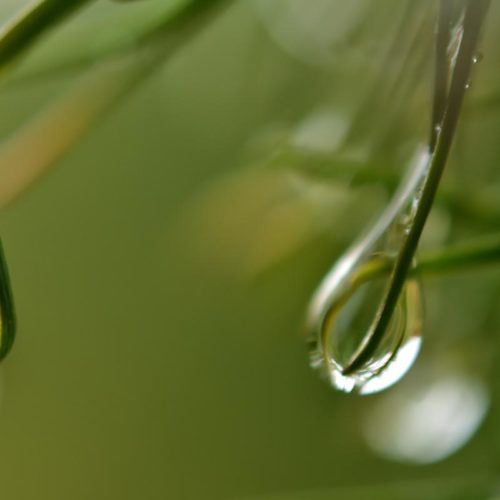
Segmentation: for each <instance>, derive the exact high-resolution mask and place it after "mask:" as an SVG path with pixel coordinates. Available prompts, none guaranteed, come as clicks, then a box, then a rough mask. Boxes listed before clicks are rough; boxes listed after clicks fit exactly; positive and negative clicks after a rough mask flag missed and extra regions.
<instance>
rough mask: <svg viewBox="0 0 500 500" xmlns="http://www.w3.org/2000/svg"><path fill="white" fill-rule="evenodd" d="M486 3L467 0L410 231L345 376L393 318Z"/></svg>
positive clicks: (368, 352)
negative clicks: (440, 117) (440, 119)
mask: <svg viewBox="0 0 500 500" xmlns="http://www.w3.org/2000/svg"><path fill="white" fill-rule="evenodd" d="M488 3H489V0H469V1H468V2H467V5H466V7H465V9H466V10H465V17H464V23H463V29H464V32H463V37H462V41H461V43H460V49H459V53H458V57H457V62H456V65H455V70H454V72H453V79H452V82H451V86H450V92H449V96H448V99H447V106H446V111H445V114H444V118H443V122H442V126H441V131H440V133H439V134H438V139H437V144H436V149H435V151H434V153H433V156H432V158H431V162H430V167H429V173H428V174H427V177H426V178H425V180H424V184H423V187H422V192H421V196H420V199H419V201H418V204H417V208H416V212H415V216H414V218H413V221H412V224H411V227H410V229H409V233H408V235H407V237H406V239H405V241H404V243H403V246H402V248H401V250H400V252H399V254H398V256H397V259H396V263H395V266H394V270H393V272H392V273H391V277H390V280H389V285H388V289H387V293H386V295H385V297H384V299H383V301H382V304H381V306H380V308H379V309H378V311H377V315H376V317H375V320H374V322H373V327H372V328H371V329H370V332H369V333H368V335H367V337H366V338H365V340H364V341H363V343H362V344H361V346H360V348H359V350H358V351H357V352H356V353H355V354H354V356H353V358H352V359H351V360H350V361H349V363H348V364H347V366H346V367H345V368H344V370H343V373H344V374H345V375H348V374H350V373H352V372H353V371H355V370H357V369H358V368H360V367H361V366H363V365H364V364H365V363H366V362H367V361H368V360H370V359H371V357H372V356H373V354H374V352H375V351H376V349H377V347H378V345H379V344H380V342H381V340H382V338H383V337H384V335H385V332H386V329H387V327H388V325H389V322H390V320H391V318H392V314H393V311H394V308H395V307H396V304H397V302H398V299H399V296H400V294H401V290H402V289H403V286H404V283H405V281H406V277H407V275H408V271H409V269H410V267H411V265H412V262H413V256H414V254H415V251H416V249H417V246H418V242H419V240H420V236H421V234H422V231H423V229H424V225H425V222H426V220H427V216H428V215H429V212H430V210H431V207H432V204H433V202H434V198H435V196H436V192H437V188H438V186H439V181H440V179H441V176H442V173H443V171H444V167H445V165H446V160H447V158H448V153H449V151H450V147H451V144H452V141H453V136H454V134H455V130H456V127H457V123H458V118H459V115H460V110H461V108H462V103H463V100H464V95H465V91H466V88H467V84H468V80H469V77H470V71H471V67H472V59H473V56H474V51H475V49H476V44H477V40H478V38H479V33H480V29H481V25H482V22H483V19H484V16H485V14H486V8H487V5H488Z"/></svg>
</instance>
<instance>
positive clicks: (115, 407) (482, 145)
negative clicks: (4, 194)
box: [0, 0, 500, 500]
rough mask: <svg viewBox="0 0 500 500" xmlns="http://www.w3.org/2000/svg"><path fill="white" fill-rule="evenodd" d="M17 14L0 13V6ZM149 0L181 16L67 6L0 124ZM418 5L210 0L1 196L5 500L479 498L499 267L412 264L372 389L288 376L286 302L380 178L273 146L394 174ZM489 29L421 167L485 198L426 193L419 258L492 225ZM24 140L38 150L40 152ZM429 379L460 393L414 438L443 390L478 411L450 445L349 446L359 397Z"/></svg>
mask: <svg viewBox="0 0 500 500" xmlns="http://www.w3.org/2000/svg"><path fill="white" fill-rule="evenodd" d="M20 4H21V2H14V1H8V2H5V4H4V3H2V6H1V10H0V15H1V16H2V20H4V21H5V20H7V19H8V18H9V17H10V16H11V15H12V13H13V12H15V11H17V10H18V9H19V8H20V7H21V5H20ZM170 4H171V5H174V4H176V5H180V6H181V7H182V2H181V1H177V2H173V1H170V0H163V1H160V0H144V1H143V2H130V3H118V2H117V3H112V2H104V1H98V2H95V3H93V4H92V5H90V6H89V7H87V8H85V9H83V10H82V11H79V12H77V13H76V14H75V16H74V17H73V18H72V19H71V20H69V21H66V22H65V23H64V26H62V27H60V29H59V28H58V29H57V30H54V32H52V33H51V34H50V35H49V36H48V37H46V38H44V39H43V40H42V41H41V42H40V43H38V44H37V46H36V47H35V49H34V50H33V51H31V52H30V53H29V55H28V57H27V58H25V59H23V60H22V61H20V63H19V64H18V65H16V66H15V67H13V68H11V74H9V75H7V77H6V78H5V79H4V83H3V86H2V87H1V88H0V105H1V109H2V113H1V116H0V131H1V133H2V135H3V136H4V137H12V136H13V135H15V134H16V133H17V131H18V130H22V126H23V124H24V123H25V122H26V121H28V120H30V119H31V117H32V116H35V115H36V114H37V113H38V112H39V111H40V110H42V109H44V108H45V107H46V106H47V105H48V103H50V102H52V101H53V100H55V99H58V98H59V96H61V95H65V93H66V92H67V91H68V89H70V88H71V87H72V86H73V85H75V82H76V83H77V82H78V79H79V78H81V75H82V74H84V73H85V72H92V70H93V67H94V65H95V63H94V60H96V59H97V58H98V56H99V55H100V54H102V52H106V51H107V50H110V51H112V50H115V49H114V47H115V46H118V47H121V45H122V44H125V45H126V44H127V43H128V40H129V37H130V38H132V37H131V33H136V32H137V33H139V32H141V30H144V29H145V28H144V27H148V26H151V25H153V24H154V23H155V22H156V20H157V19H159V17H160V16H164V15H165V14H164V12H167V11H168V9H170V8H171V6H170ZM271 4H273V5H272V6H271ZM410 4H413V5H414V7H409V6H410ZM433 4H434V2H430V1H426V0H421V1H419V2H399V1H396V0H394V1H391V0H383V1H376V2H373V1H371V2H370V1H360V0H358V1H357V2H352V3H347V2H341V1H333V0H331V1H329V2H325V1H322V2H318V3H317V4H316V3H315V2H306V1H302V2H299V1H292V0H289V1H286V0H284V1H279V2H278V1H276V2H265V1H260V2H256V1H252V2H244V1H239V2H233V3H229V5H228V7H227V8H226V9H225V10H222V11H221V12H217V13H216V14H215V15H214V16H213V19H211V20H210V23H209V24H208V25H207V26H206V28H204V29H203V30H200V31H199V32H196V34H195V35H193V36H191V35H190V39H189V41H188V43H187V44H186V45H185V46H183V47H181V48H180V49H179V50H178V51H176V52H175V53H174V54H173V55H172V57H171V58H170V59H169V60H168V62H167V64H165V65H162V66H161V67H158V68H156V71H155V72H154V73H153V74H152V75H151V77H149V78H147V79H145V80H144V81H143V82H142V84H141V85H140V86H137V87H136V88H134V92H127V93H124V94H123V96H122V97H121V98H120V99H119V100H117V102H116V103H115V105H114V106H113V107H112V108H111V110H110V111H109V112H107V113H103V114H101V115H99V117H98V119H97V120H96V121H95V122H94V123H93V124H92V126H91V127H90V130H89V131H88V133H87V134H85V135H84V136H83V137H82V139H81V141H78V142H77V143H76V144H75V145H74V147H72V148H71V150H70V151H68V154H66V155H65V156H64V157H63V158H62V159H61V160H60V161H59V162H58V164H57V168H56V169H54V170H53V171H50V172H49V173H48V174H47V175H45V176H43V177H41V178H40V180H39V181H38V182H37V183H36V184H34V185H33V186H32V187H31V188H30V189H28V190H26V191H25V192H24V193H23V194H22V196H20V197H19V198H17V199H16V200H15V202H13V203H11V204H9V205H8V206H7V207H6V208H4V209H3V211H2V214H1V221H0V222H1V225H0V228H1V234H2V237H3V240H4V245H5V249H6V253H7V258H8V261H9V265H10V274H11V279H12V285H13V289H14V292H15V299H16V306H17V314H18V320H19V330H18V338H17V341H16V345H15V347H14V350H13V352H12V353H11V355H10V356H9V357H8V359H7V360H6V361H5V363H4V364H3V366H2V372H1V377H2V380H1V382H2V402H1V413H0V422H1V426H0V471H1V473H0V478H1V480H0V494H1V496H2V498H5V499H16V500H25V499H26V500H28V499H34V498H36V499H39V500H42V499H47V500H55V499H73V500H78V499H82V500H83V499H86V500H87V499H90V498H92V499H96V500H98V499H121V500H127V499H141V500H142V499H143V500H145V499H160V498H169V499H170V498H171V499H179V500H182V499H212V498H213V499H219V498H222V499H225V498H248V499H255V500H257V499H269V500H270V499H276V500H277V499H302V498H304V499H306V498H307V499H313V500H314V499H323V498H370V499H371V498H381V499H387V498H401V499H406V498H485V499H486V498H488V499H489V498H491V499H493V498H494V492H495V487H496V482H495V480H496V479H498V470H499V465H500V436H499V435H498V432H497V427H498V421H499V419H500V416H499V414H498V397H499V395H498V388H499V384H498V381H497V379H498V377H497V376H496V372H495V366H497V365H498V362H499V352H500V351H499V349H500V342H499V340H498V331H499V328H498V327H499V324H500V315H499V314H498V306H499V303H498V297H499V294H498V292H499V289H500V286H499V284H500V281H499V278H500V270H499V269H496V268H488V269H481V270H477V271H474V272H472V271H471V272H467V273H458V274H453V275H446V276H438V277H432V278H429V279H427V278H424V279H423V283H424V286H425V288H426V299H427V301H426V302H427V319H426V329H425V346H424V350H423V353H422V354H421V357H420V359H419V360H418V361H417V364H416V366H415V367H414V369H413V370H412V371H411V373H410V374H409V375H408V376H407V377H406V378H405V379H404V380H403V381H402V382H401V383H400V384H398V385H397V386H396V387H395V388H393V389H391V390H389V391H388V392H387V394H385V393H384V394H380V395H376V396H371V397H366V398H361V397H356V396H351V395H342V394H339V393H337V392H335V391H334V390H332V389H331V388H330V387H328V386H327V385H326V384H324V383H323V382H322V381H320V380H319V379H318V378H317V375H316V374H315V373H313V372H312V370H311V369H310V368H309V366H308V361H307V352H306V348H305V346H304V342H303V339H301V337H300V330H301V325H302V322H303V314H304V311H305V307H306V305H307V302H308V300H309V297H310V295H311V293H312V292H313V290H314V289H315V287H316V285H317V283H318V282H319V280H320V279H321V276H322V275H323V274H324V273H325V272H326V270H327V269H328V267H329V266H330V265H331V263H332V262H333V261H334V260H335V258H336V257H337V256H338V255H339V254H340V252H341V251H342V249H343V248H345V247H346V246H347V245H348V243H349V242H350V240H351V239H352V238H353V237H355V235H356V234H358V232H359V231H360V230H361V229H362V228H363V227H364V225H365V224H366V222H367V221H368V220H369V218H370V217H371V216H372V214H373V213H374V211H376V210H378V209H380V207H382V206H383V204H384V203H385V201H386V200H387V196H388V189H387V185H385V184H383V183H380V182H379V181H378V180H377V174H375V175H374V176H373V179H372V180H371V181H366V182H363V183H362V185H355V186H352V187H350V185H349V183H350V182H351V180H352V176H353V175H354V174H356V170H355V169H354V170H353V172H352V175H351V174H350V173H349V171H348V172H347V174H345V173H344V174H343V175H340V176H336V175H335V172H334V175H326V174H325V172H324V171H323V170H324V169H323V170H321V171H320V172H319V173H318V174H317V175H315V174H313V175H309V173H307V172H306V174H305V175H303V173H301V172H300V170H301V168H302V166H300V167H299V169H298V170H299V172H297V169H296V168H295V167H294V168H291V169H288V168H287V166H288V165H287V164H286V163H287V162H284V163H285V164H284V165H282V164H280V165H279V168H275V165H274V164H273V162H272V161H271V160H272V159H273V158H274V156H273V154H274V153H273V152H275V151H276V150H277V148H278V150H279V146H280V144H283V141H292V142H293V141H295V143H296V144H297V145H298V148H299V149H300V150H301V151H302V149H301V148H302V147H303V146H304V144H305V149H307V154H308V155H313V156H314V154H316V153H317V152H318V151H319V152H320V153H321V154H327V155H330V156H328V158H331V160H332V164H333V165H334V166H335V165H337V166H339V165H340V164H342V162H344V160H345V156H342V157H339V158H341V159H338V158H337V156H336V154H335V147H336V146H335V145H336V144H339V142H341V141H344V143H348V144H349V148H348V150H349V152H351V153H352V154H351V156H349V158H354V159H355V165H357V166H358V167H356V168H359V169H361V168H363V169H366V168H368V169H370V168H371V166H372V164H375V165H380V167H382V170H383V169H384V168H385V163H387V165H388V166H387V168H385V170H383V171H384V172H389V173H392V174H394V175H395V178H396V179H397V178H398V176H399V174H400V172H401V168H402V167H401V166H400V164H401V161H402V159H404V158H407V157H408V151H410V150H411V148H412V147H413V146H414V145H415V144H416V143H417V142H418V141H419V140H422V139H423V140H425V138H426V133H427V132H426V127H427V122H428V118H429V116H430V97H429V95H430V86H431V83H430V82H431V69H432V50H433V48H432V47H433V46H432V33H433V23H434V15H435V7H434V6H433ZM176 8H179V7H176ZM405 9H410V10H411V9H413V11H411V13H410V15H409V17H408V18H407V19H406V20H404V19H405V17H404V16H405V15H407V14H405V12H406V10H405ZM305 12H308V13H309V14H310V15H309V16H306V15H305V14H304V13H305ZM294 16H295V17H294ZM499 20H500V8H499V5H498V2H496V1H493V5H492V8H491V11H490V13H489V16H488V22H487V26H486V31H485V39H484V41H483V44H482V52H483V53H484V60H483V62H481V64H480V65H479V66H480V67H479V68H478V70H477V75H476V76H475V79H474V81H473V82H472V88H471V91H470V96H468V102H467V107H466V109H465V111H464V115H463V120H462V124H461V127H460V130H459V134H458V139H457V144H456V147H455V149H454V153H453V157H452V160H451V162H450V165H449V169H448V172H447V174H446V178H445V181H444V185H445V189H450V190H455V191H453V192H458V195H457V196H458V197H459V198H460V196H461V194H462V193H466V194H470V193H475V195H477V198H478V199H480V200H483V201H484V200H487V199H488V200H489V199H491V200H492V202H491V203H489V204H486V208H484V207H483V206H482V205H481V207H480V210H479V209H478V212H479V215H477V216H475V217H472V216H470V214H469V215H467V214H466V215H463V214H460V213H459V214H455V213H453V211H452V209H451V208H450V206H448V205H446V203H444V202H443V203H441V202H440V203H438V205H437V207H436V210H435V212H434V213H433V216H432V218H431V220H430V222H429V229H428V230H427V233H426V237H425V240H424V243H423V244H424V246H425V245H427V247H429V248H435V247H437V246H440V245H443V244H446V243H448V242H453V241H459V240H460V239H461V238H462V237H469V238H471V237H472V238H473V237H475V236H476V235H478V234H482V233H489V232H494V231H495V230H496V229H498V228H496V225H498V224H500V222H498V221H500V219H499V218H498V217H496V214H498V213H500V212H499V211H496V212H495V210H498V209H500V202H499V201H498V196H497V194H498V192H499V191H498V187H499V186H500V184H499V181H500V180H499V176H498V168H497V165H498V158H499V157H500V150H499V149H500V144H499V143H498V140H497V135H498V130H499V129H498V126H499V120H500V113H499V112H498V102H497V101H498V99H497V96H498V95H499V94H498V91H499V89H500V86H499V83H500V82H499V78H500V73H499V71H498V64H497V63H496V60H497V57H498V46H499V45H498V42H499V40H498V38H499V37H498V34H497V33H496V32H495V26H496V24H498V21H499ZM301 21H302V22H301ZM287 23H288V24H287ZM404 23H408V24H404ZM401 26H402V27H403V28H404V29H403V30H402V31H398V30H400V29H401V28H398V27H401ZM330 30H331V31H330ZM318 34H319V35H321V34H325V37H322V36H319V35H318ZM314 35H318V36H317V38H314ZM327 35H328V36H327ZM395 40H396V41H397V42H398V43H396V47H399V48H398V50H397V51H396V52H395V53H393V54H392V55H391V58H390V59H389V61H392V62H393V64H392V65H389V66H388V67H384V71H383V72H380V68H381V64H385V63H384V61H386V60H385V59H384V58H385V57H386V55H387V53H388V51H389V50H390V47H391V46H393V44H394V41H395ZM132 45H133V44H132ZM74 61H77V63H76V64H73V63H74ZM381 74H382V76H383V75H384V74H385V75H386V76H387V78H386V79H384V78H381V76H380V75H381ZM377 85H381V87H380V88H381V89H382V90H380V88H379V87H377ZM97 88H99V86H97ZM374 88H375V89H377V88H379V90H377V92H375V94H373V93H372V90H373V89H374ZM399 89H403V90H401V91H400V90H399ZM398 92H399V94H398ZM98 95H99V92H98V90H97V91H94V97H95V99H98ZM391 103H393V106H394V107H391ZM363 113H364V114H363ZM325 117H326V118H325ZM360 117H361V118H360ZM355 120H357V121H355ZM352 123H354V125H355V126H354V127H351V125H352ZM350 127H351V128H350ZM356 127H358V129H356ZM63 128H64V127H63ZM61 130H62V129H61ZM346 130H349V131H351V132H352V131H353V130H354V132H352V133H351V136H350V138H347V139H346V138H345V137H346V135H348V133H347V132H346ZM61 134H62V131H61ZM325 144H326V146H325ZM331 146H333V147H331ZM26 147H28V148H33V149H32V150H30V154H32V155H33V156H35V157H36V155H37V149H36V147H37V143H36V142H34V143H33V142H32V143H29V144H28V145H27V146H26ZM325 148H326V149H325ZM1 154H2V153H1V150H0V157H1ZM297 155H299V153H298V152H297ZM294 158H295V157H294ZM298 158H299V159H298V160H297V159H296V158H295V159H294V162H295V163H299V164H300V163H301V161H300V156H298ZM270 159H271V160H270ZM0 161H1V160H0ZM308 161H309V160H308ZM269 164H271V165H269ZM348 165H350V163H349V164H348ZM9 168H11V169H22V168H23V164H22V163H20V164H12V165H10V167H9ZM353 168H354V167H353ZM344 170H345V169H344ZM1 180H2V178H1V176H0V181H1ZM446 186H447V187H446ZM481 210H482V211H481ZM485 213H486V215H487V216H489V219H488V217H487V216H486V215H484V214H485ZM483 219H484V220H483ZM457 374H458V375H457ZM446 377H448V378H450V377H451V378H452V379H453V380H455V378H453V377H459V378H460V377H462V379H464V380H467V381H469V380H473V381H474V383H473V384H472V386H471V385H470V384H469V386H467V387H478V386H479V385H480V390H479V393H480V396H479V399H477V398H476V399H474V398H473V402H472V403H471V402H470V399H467V397H469V396H468V394H469V393H468V392H467V391H466V393H465V395H464V396H463V393H460V392H459V396H457V397H458V403H457V404H456V407H453V408H455V409H453V410H452V411H451V413H449V415H448V417H449V418H448V420H446V422H445V423H444V427H439V428H438V432H437V437H436V438H434V437H432V440H436V439H437V440H439V436H442V435H444V434H445V429H447V428H453V421H454V418H455V417H456V416H457V415H459V414H461V413H463V412H464V411H465V410H464V406H463V405H464V404H465V409H467V408H469V407H470V405H474V404H476V406H479V407H481V408H480V410H479V413H478V415H479V416H477V418H476V421H475V424H474V425H475V427H474V425H472V424H471V426H472V427H471V430H470V433H469V434H470V435H468V436H466V437H463V439H462V442H460V446H459V445H458V444H457V448H460V449H458V450H457V451H456V453H454V452H452V451H455V450H452V451H451V448H452V447H451V448H450V452H449V453H448V452H446V450H447V449H448V448H446V446H445V445H443V446H444V448H443V450H445V451H443V452H442V455H441V456H440V460H436V461H434V460H427V459H426V457H427V455H425V452H422V453H423V454H422V453H421V454H420V455H419V454H418V453H417V452H414V453H413V454H412V452H411V451H410V452H408V453H409V455H408V457H407V459H406V460H400V459H398V458H397V456H392V457H391V456H390V455H391V453H390V451H389V452H387V453H388V455H387V453H386V455H385V456H384V453H383V452H382V453H381V452H380V449H379V450H377V449H376V446H375V447H374V446H373V444H370V440H369V439H367V437H366V432H365V430H364V429H366V425H365V424H366V421H367V420H368V421H372V420H374V419H376V418H378V417H376V414H375V413H374V412H376V411H378V410H377V408H379V409H380V408H381V407H382V406H381V405H385V404H391V405H392V404H396V407H394V406H390V408H397V407H398V405H399V406H401V405H405V404H408V401H411V400H414V399H418V398H419V397H420V398H424V397H423V396H420V394H421V393H420V392H418V391H421V390H423V389H422V387H420V386H419V384H424V388H425V386H430V385H431V384H432V383H434V381H435V380H437V381H439V380H442V379H443V378H446ZM462 379H460V380H462ZM474 384H476V385H475V386H474ZM474 390H475V389H474ZM474 390H472V392H474ZM413 395H415V397H413ZM462 396H463V397H462ZM398 397H401V398H403V399H397V400H396V399H394V401H396V403H394V401H393V400H392V399H391V400H390V401H389V399H388V398H398ZM471 397H473V396H471ZM404 398H407V399H404ZM474 402H475V403H474ZM381 411H382V410H381ZM396 411H397V410H394V412H396ZM437 411H438V410H436V412H437ZM432 412H433V410H432V407H431V408H430V413H431V414H430V415H428V416H427V415H425V414H424V416H423V419H424V420H429V421H430V420H432ZM391 413H393V411H392V410H391V411H390V412H389V414H391ZM483 418H484V422H483ZM472 420H474V419H472ZM480 424H481V425H480ZM381 425H382V427H384V426H385V428H386V430H387V428H391V426H393V425H394V424H392V423H391V420H390V418H389V417H388V418H387V419H385V418H382V424H381ZM476 428H478V430H477V432H476ZM409 429H410V430H409V431H407V432H411V426H410V427H409ZM439 429H442V430H439ZM452 434H453V433H452ZM388 439H389V438H388ZM446 439H448V440H453V439H454V438H453V435H452V436H451V437H448V438H447V437H446V436H445V440H446ZM403 441H404V440H403ZM457 443H458V441H457ZM462 445H463V446H462ZM401 446H403V448H404V444H403V445H401ZM389 448H390V446H389ZM424 451H425V450H424ZM438 451H439V450H438ZM438 455H439V453H438ZM422 457H423V458H422ZM441 458H442V460H441ZM419 460H420V463H419Z"/></svg>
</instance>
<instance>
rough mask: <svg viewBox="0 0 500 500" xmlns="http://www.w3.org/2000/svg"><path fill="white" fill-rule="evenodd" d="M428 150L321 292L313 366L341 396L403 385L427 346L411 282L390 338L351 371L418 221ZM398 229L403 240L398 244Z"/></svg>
mask: <svg viewBox="0 0 500 500" xmlns="http://www.w3.org/2000/svg"><path fill="white" fill-rule="evenodd" d="M429 158H430V157H429V152H428V149H427V148H425V149H422V150H420V151H419V152H418V154H417V155H416V157H415V158H414V161H413V162H412V165H411V168H410V174H409V175H408V177H407V178H406V179H405V180H404V181H403V182H402V184H401V186H400V188H399V189H398V191H397V192H396V194H395V195H394V198H393V200H392V201H391V203H390V204H389V206H388V207H387V208H386V210H385V211H384V212H383V213H382V215H381V217H380V218H379V219H378V220H377V221H376V223H375V224H374V225H373V226H372V227H371V229H370V230H369V231H368V232H367V233H366V234H365V235H363V237H362V238H360V240H359V241H357V242H355V244H354V245H353V246H352V247H351V248H350V249H349V250H348V251H347V252H346V253H345V254H344V256H343V257H341V258H340V259H339V261H337V263H336V264H335V265H334V266H333V268H332V269H331V271H330V272H329V273H328V274H327V276H326V277H325V279H324V280H323V282H322V284H321V285H320V287H319V288H318V290H317V292H316V294H315V296H314V297H313V300H312V302H311V307H310V311H309V317H308V328H309V335H310V336H309V341H310V360H311V366H313V368H316V369H318V370H319V371H320V373H321V374H322V375H323V376H325V377H326V378H327V379H328V380H329V381H330V383H331V385H333V386H334V387H335V388H337V389H339V390H341V391H344V392H358V393H359V394H370V393H373V392H378V391H381V390H383V389H385V388H387V387H389V386H390V385H392V384H394V383H395V382H397V381H398V380H399V379H400V378H401V377H402V376H403V375H404V374H405V373H406V372H407V371H408V369H409V368H410V367H411V366H412V364H413V362H414V361H415V359H416V357H417V354H418V352H419V350H420V345H421V334H422V300H421V291H420V286H419V284H418V283H417V281H416V280H414V279H410V280H408V281H407V282H406V283H405V285H404V288H403V291H402V293H401V295H400V298H399V302H398V305H397V307H396V308H395V310H394V312H393V314H392V318H391V321H390V322H389V325H388V327H387V328H386V329H385V331H384V335H383V338H382V339H381V341H380V342H378V344H377V346H376V349H375V350H374V351H373V352H372V353H371V355H370V357H369V359H367V360H366V361H365V362H363V363H362V364H361V366H359V367H356V368H355V369H353V370H351V369H347V367H349V366H350V364H351V361H352V359H353V358H354V357H355V355H356V354H357V352H358V351H359V349H360V346H363V345H364V342H365V341H366V339H367V337H368V335H369V333H370V331H371V328H372V327H373V325H374V322H375V320H376V318H377V314H378V311H379V308H380V306H381V304H382V302H383V299H384V297H385V293H386V290H387V285H388V283H389V279H390V278H389V277H390V275H391V273H390V271H391V270H392V267H393V264H394V256H395V254H396V251H397V248H395V247H394V245H395V243H396V245H398V244H399V243H398V242H399V241H400V240H401V238H404V234H405V230H406V228H407V226H401V224H398V221H402V220H403V221H404V220H405V218H406V217H407V216H408V214H410V217H411V213H412V205H414V204H413V203H412V200H414V198H415V197H417V196H418V193H419V189H420V186H421V183H422V180H423V178H424V176H425V174H426V172H427V168H428V163H429ZM394 229H397V230H398V231H399V232H400V234H401V238H400V239H399V240H398V239H397V238H394V235H393V234H391V233H393V231H394Z"/></svg>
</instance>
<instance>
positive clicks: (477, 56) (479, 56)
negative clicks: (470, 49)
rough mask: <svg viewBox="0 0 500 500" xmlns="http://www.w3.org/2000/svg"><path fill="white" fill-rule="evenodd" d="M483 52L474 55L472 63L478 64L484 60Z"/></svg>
mask: <svg viewBox="0 0 500 500" xmlns="http://www.w3.org/2000/svg"><path fill="white" fill-rule="evenodd" d="M483 57H484V55H483V53H482V52H476V53H475V54H474V56H473V57H472V64H478V63H480V62H481V61H482V60H483Z"/></svg>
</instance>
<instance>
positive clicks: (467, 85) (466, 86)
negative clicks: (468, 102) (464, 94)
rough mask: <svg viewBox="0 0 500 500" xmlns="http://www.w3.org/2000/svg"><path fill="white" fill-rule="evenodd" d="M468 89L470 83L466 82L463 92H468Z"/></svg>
mask: <svg viewBox="0 0 500 500" xmlns="http://www.w3.org/2000/svg"><path fill="white" fill-rule="evenodd" d="M469 89H470V82H467V83H466V84H465V90H469Z"/></svg>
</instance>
